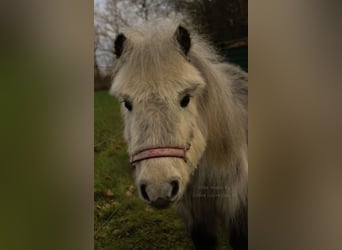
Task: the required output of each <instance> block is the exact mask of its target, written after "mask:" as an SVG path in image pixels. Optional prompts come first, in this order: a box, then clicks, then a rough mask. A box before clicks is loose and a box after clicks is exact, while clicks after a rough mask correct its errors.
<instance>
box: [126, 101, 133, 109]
mask: <svg viewBox="0 0 342 250" xmlns="http://www.w3.org/2000/svg"><path fill="white" fill-rule="evenodd" d="M124 104H125V107H126V109H128V111H132V108H133V107H132V103H131V102H130V101H127V100H124Z"/></svg>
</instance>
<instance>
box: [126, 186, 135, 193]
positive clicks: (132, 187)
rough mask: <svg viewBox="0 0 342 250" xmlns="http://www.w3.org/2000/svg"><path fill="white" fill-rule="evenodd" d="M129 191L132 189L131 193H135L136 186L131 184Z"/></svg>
mask: <svg viewBox="0 0 342 250" xmlns="http://www.w3.org/2000/svg"><path fill="white" fill-rule="evenodd" d="M128 191H130V192H131V193H134V191H135V187H134V186H133V185H131V186H129V188H128Z"/></svg>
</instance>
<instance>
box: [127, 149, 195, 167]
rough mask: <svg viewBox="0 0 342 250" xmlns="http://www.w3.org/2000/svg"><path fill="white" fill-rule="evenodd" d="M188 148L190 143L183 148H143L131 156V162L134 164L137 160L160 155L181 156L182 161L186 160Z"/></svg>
mask: <svg viewBox="0 0 342 250" xmlns="http://www.w3.org/2000/svg"><path fill="white" fill-rule="evenodd" d="M189 149H190V145H189V146H188V147H185V148H181V147H154V148H148V149H144V150H142V151H139V152H138V153H135V154H133V155H132V156H131V164H134V163H136V162H139V161H143V160H146V159H151V158H160V157H176V158H182V159H184V161H185V162H186V161H187V158H186V152H187V151H188V150H189Z"/></svg>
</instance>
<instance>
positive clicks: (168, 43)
mask: <svg viewBox="0 0 342 250" xmlns="http://www.w3.org/2000/svg"><path fill="white" fill-rule="evenodd" d="M191 51H192V38H191V36H190V34H189V32H188V31H187V29H185V28H184V27H182V26H177V25H174V24H167V26H165V25H164V26H159V27H153V26H152V25H145V26H142V27H138V28H133V29H129V30H127V31H126V32H124V33H122V34H120V35H118V36H117V38H116V41H115V54H116V56H117V60H118V62H117V65H116V68H115V77H114V80H113V84H112V87H111V89H110V93H111V94H113V95H115V96H117V97H118V98H119V100H120V102H121V103H122V107H121V112H122V115H123V118H124V123H125V128H124V137H125V139H126V141H127V144H128V152H129V154H130V156H131V164H132V166H133V168H134V177H135V181H136V185H137V187H138V190H139V195H140V197H141V198H142V199H143V200H145V201H146V202H148V203H149V204H150V205H152V206H154V207H156V208H165V207H168V206H169V205H170V204H172V203H174V202H177V201H178V200H179V199H181V197H182V195H183V194H184V192H185V190H186V187H187V184H188V183H189V181H190V178H191V175H192V173H193V172H194V170H195V169H196V167H197V165H198V164H199V161H200V160H201V158H202V155H203V153H204V151H205V149H206V141H207V125H206V124H207V123H206V121H205V119H204V118H203V115H202V113H203V112H202V110H203V109H204V106H205V102H204V101H203V98H205V96H206V81H205V79H204V78H203V76H202V74H201V73H200V71H199V70H198V69H197V68H196V67H195V66H194V65H193V64H192V63H191V59H190V56H189V55H190V54H191V53H192V52H191Z"/></svg>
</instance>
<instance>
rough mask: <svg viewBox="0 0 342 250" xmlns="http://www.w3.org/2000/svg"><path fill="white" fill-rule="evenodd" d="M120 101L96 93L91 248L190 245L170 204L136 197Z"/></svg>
mask: <svg viewBox="0 0 342 250" xmlns="http://www.w3.org/2000/svg"><path fill="white" fill-rule="evenodd" d="M119 105H120V104H119V103H118V101H117V100H116V99H115V98H114V97H112V96H109V94H108V92H107V91H97V92H95V96H94V120H95V124H94V129H95V131H94V133H95V135H94V136H95V138H94V144H95V145H94V151H95V164H94V168H95V170H94V191H95V193H94V201H95V202H94V206H95V207H94V232H95V233H94V234H95V249H96V250H99V249H149V250H153V249H193V245H192V242H191V240H190V238H189V237H188V235H187V233H186V230H185V226H184V225H183V223H182V222H181V221H180V219H179V218H178V217H177V215H176V214H175V212H174V211H173V210H172V209H166V210H162V211H161V210H155V209H152V208H151V207H149V206H148V205H147V204H146V203H144V202H143V201H142V200H140V198H139V197H138V194H137V191H136V189H135V185H134V182H133V179H132V177H131V168H130V165H129V157H128V155H127V153H126V144H125V142H124V139H123V137H122V131H123V124H122V119H121V115H120V112H119ZM221 238H223V237H221ZM222 249H228V248H226V247H225V248H222Z"/></svg>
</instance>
